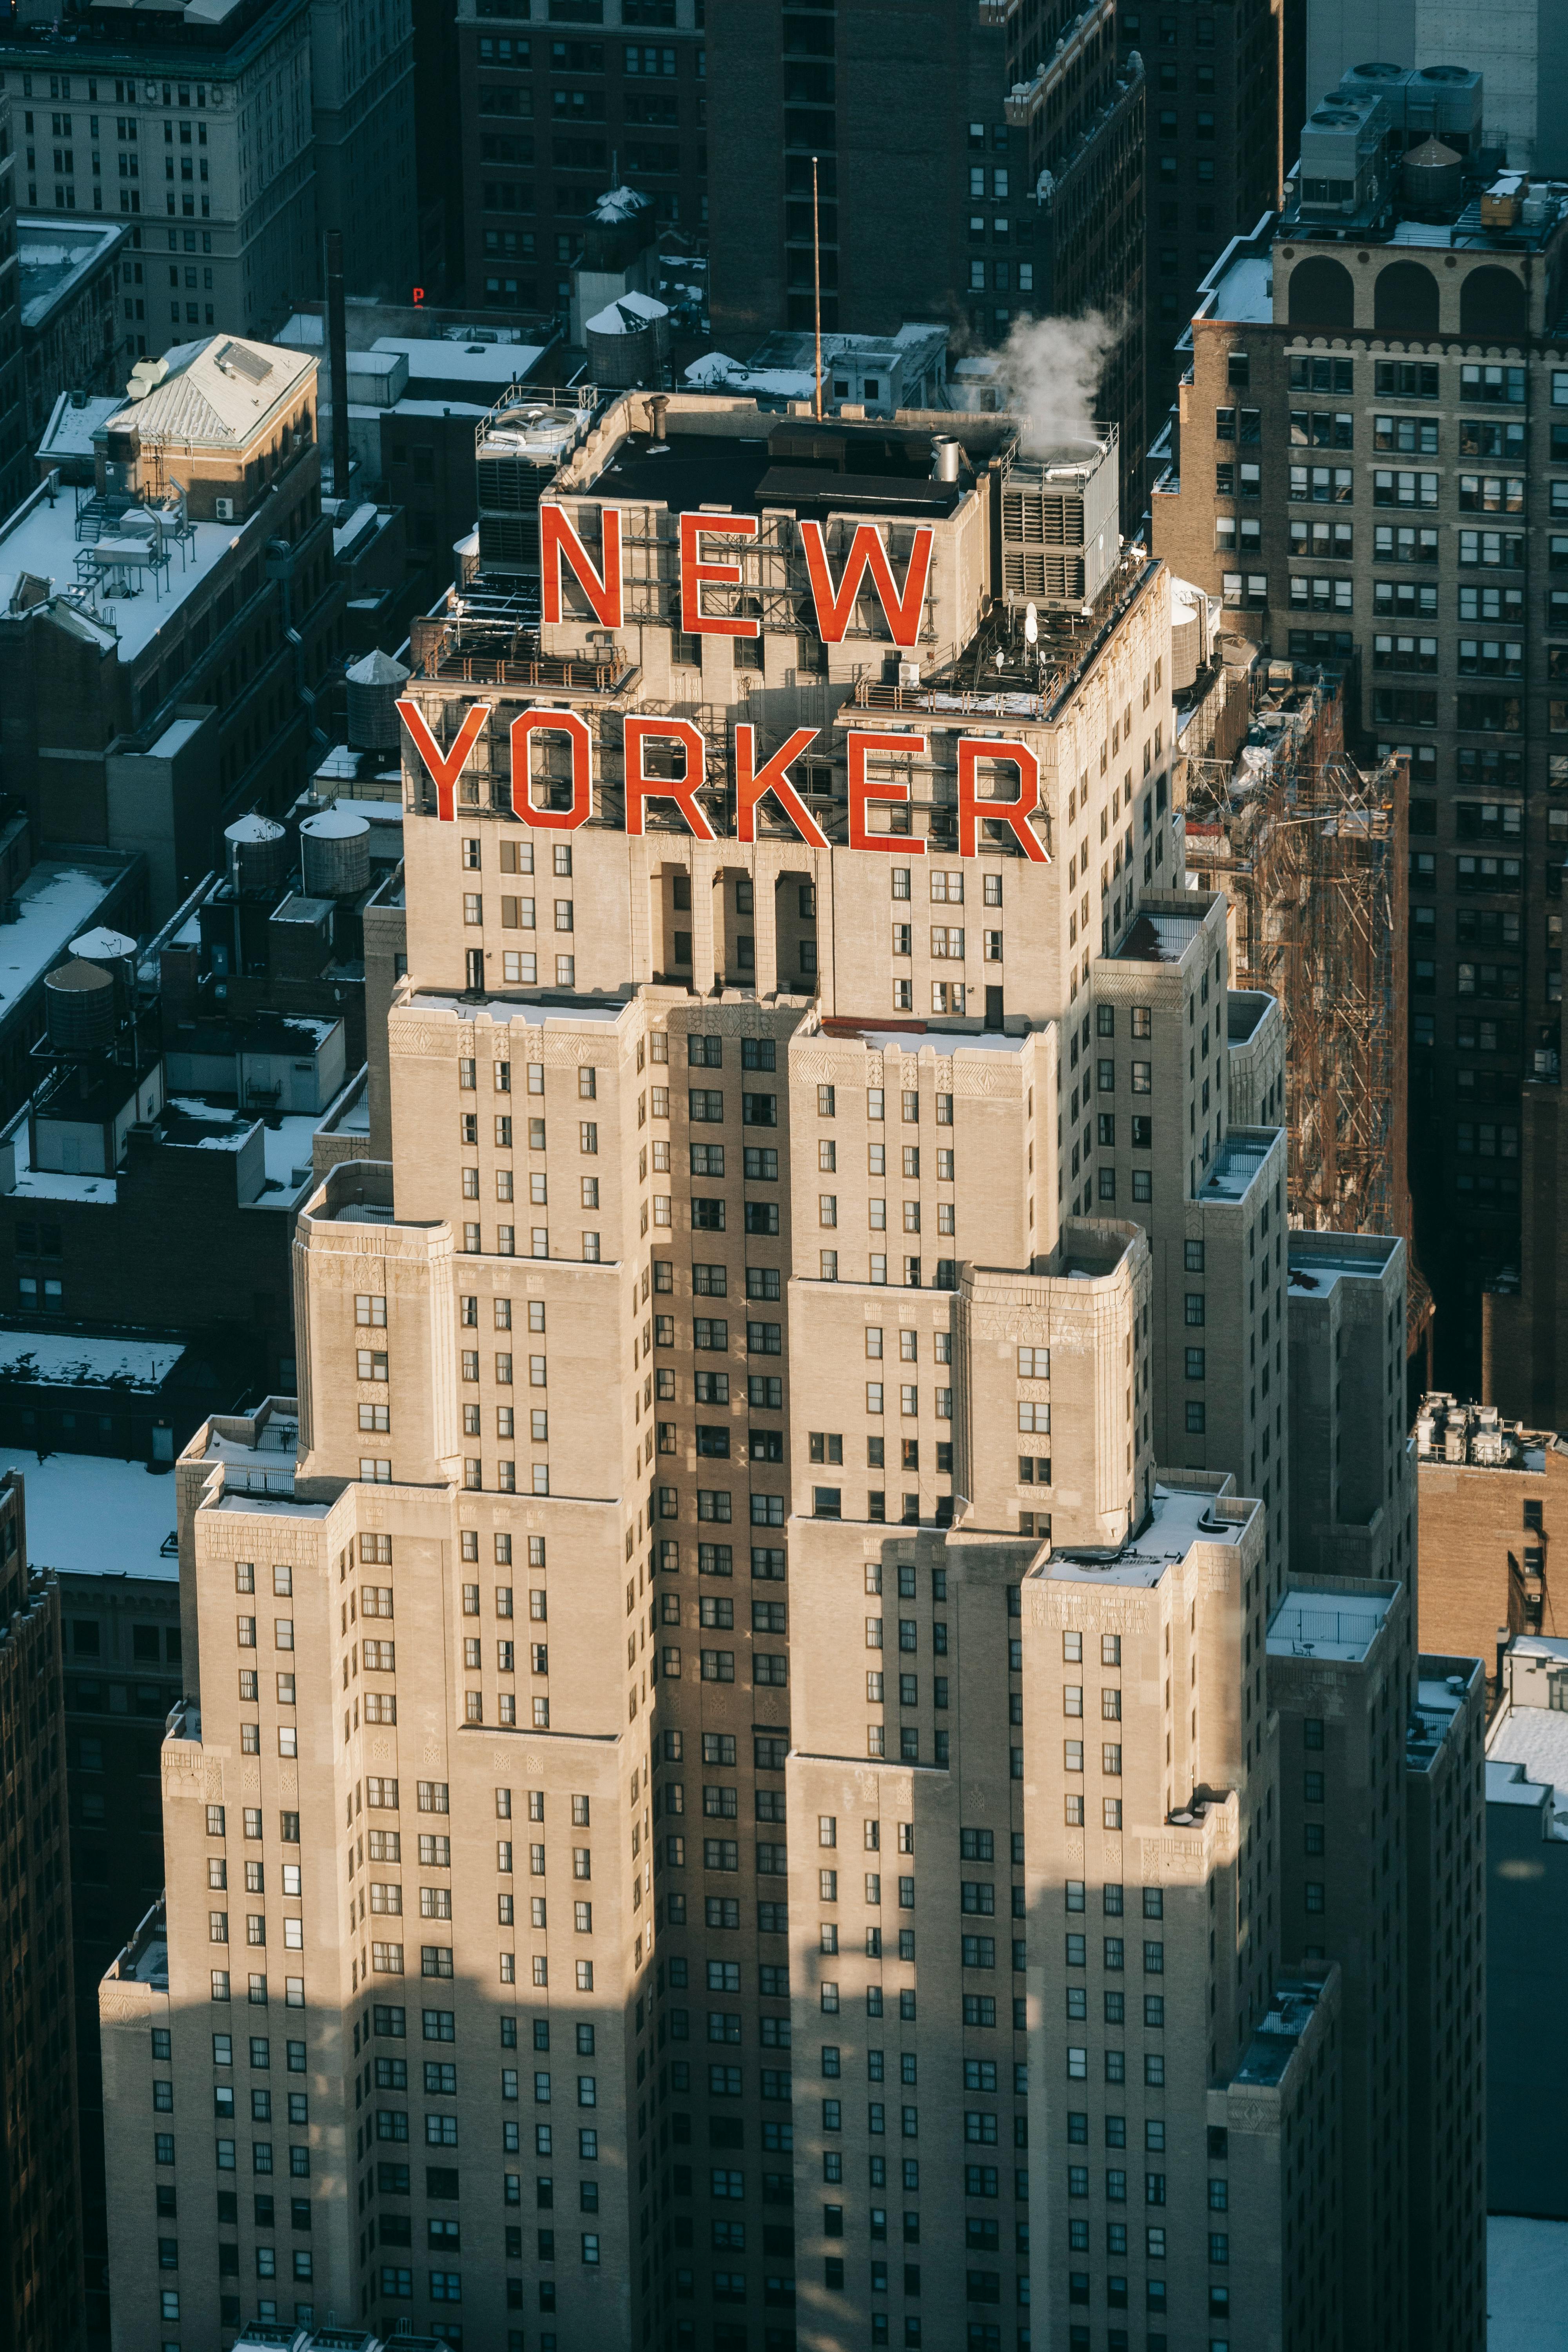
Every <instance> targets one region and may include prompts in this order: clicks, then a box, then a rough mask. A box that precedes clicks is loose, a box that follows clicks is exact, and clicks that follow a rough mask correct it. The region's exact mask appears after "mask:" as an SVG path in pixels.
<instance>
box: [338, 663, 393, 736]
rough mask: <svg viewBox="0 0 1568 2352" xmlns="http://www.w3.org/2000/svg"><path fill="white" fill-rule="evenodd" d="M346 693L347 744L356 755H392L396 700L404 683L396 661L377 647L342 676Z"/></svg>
mask: <svg viewBox="0 0 1568 2352" xmlns="http://www.w3.org/2000/svg"><path fill="white" fill-rule="evenodd" d="M343 681H344V684H345V686H346V687H347V689H348V722H349V743H350V746H351V748H352V749H353V750H354V751H396V749H397V698H398V696H399V695H400V694H401V693H402V691H403V689H404V688H405V686H406V685H407V683H408V672H407V671H406V670H405V668H404V667H403V664H402V663H401V662H400V661H395V660H394V659H393V657H392V656H391V655H390V654H384V653H383V652H381V651H380V649H379V647H378V648H376V649H375V650H374V651H373V652H371V653H368V654H366V656H364V659H363V661H357V662H354V663H353V664H352V665H351V667H349V668H348V669H346V670H345V671H344V673H343Z"/></svg>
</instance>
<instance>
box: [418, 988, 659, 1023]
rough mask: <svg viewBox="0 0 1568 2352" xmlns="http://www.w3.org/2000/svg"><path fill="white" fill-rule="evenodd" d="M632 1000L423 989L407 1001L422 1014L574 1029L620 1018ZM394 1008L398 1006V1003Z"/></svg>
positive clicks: (624, 998)
mask: <svg viewBox="0 0 1568 2352" xmlns="http://www.w3.org/2000/svg"><path fill="white" fill-rule="evenodd" d="M632 1001H633V1000H632V999H631V998H630V997H628V996H616V997H604V996H569V995H566V994H565V993H564V992H561V993H557V994H554V995H551V996H544V997H530V998H527V999H522V998H519V997H515V996H485V997H470V996H459V995H457V994H456V993H454V994H452V995H449V996H448V995H441V994H432V993H431V992H428V991H426V990H423V989H422V990H421V991H420V992H419V993H418V994H417V995H416V996H411V997H410V998H409V999H408V1000H407V1002H408V1003H409V1004H410V1005H412V1006H413V1007H414V1008H415V1010H416V1011H417V1012H420V1013H456V1014H457V1015H458V1019H459V1020H461V1021H471V1020H472V1019H473V1017H474V1015H475V1013H489V1017H490V1019H491V1020H492V1021H497V1022H510V1023H513V1024H518V1025H520V1026H521V1027H522V1028H525V1029H545V1028H550V1027H559V1028H575V1027H576V1026H577V1025H578V1024H579V1023H581V1022H584V1021H602V1022H605V1023H612V1024H613V1023H615V1022H616V1021H618V1020H619V1019H620V1018H621V1016H622V1014H623V1013H625V1012H626V1007H627V1005H628V1004H629V1003H632ZM393 1009H394V1011H395V1010H396V1009H397V1008H396V1007H394V1008H393Z"/></svg>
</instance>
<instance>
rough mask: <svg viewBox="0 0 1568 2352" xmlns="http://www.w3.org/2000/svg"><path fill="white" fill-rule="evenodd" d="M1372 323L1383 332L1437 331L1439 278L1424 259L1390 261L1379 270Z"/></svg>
mask: <svg viewBox="0 0 1568 2352" xmlns="http://www.w3.org/2000/svg"><path fill="white" fill-rule="evenodd" d="M1373 325H1374V326H1375V327H1377V328H1378V330H1379V331H1381V332H1383V333H1384V334H1391V335H1435V334H1436V331H1437V280H1436V278H1434V277H1433V275H1432V272H1431V271H1430V270H1429V269H1428V268H1426V263H1425V262H1421V261H1391V262H1390V263H1389V264H1388V265H1387V267H1386V268H1383V269H1380V270H1379V271H1378V273H1377V284H1376V286H1375V288H1374V289H1373Z"/></svg>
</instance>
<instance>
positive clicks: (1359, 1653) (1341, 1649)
mask: <svg viewBox="0 0 1568 2352" xmlns="http://www.w3.org/2000/svg"><path fill="white" fill-rule="evenodd" d="M1397 1590H1398V1587H1397V1586H1390V1587H1388V1588H1387V1589H1386V1590H1385V1591H1381V1592H1349V1591H1345V1590H1344V1589H1343V1588H1342V1587H1338V1588H1336V1587H1334V1586H1331V1585H1330V1586H1326V1587H1323V1588H1321V1589H1320V1588H1317V1587H1313V1586H1308V1585H1292V1586H1291V1587H1290V1589H1289V1591H1288V1592H1287V1593H1286V1595H1285V1598H1284V1600H1283V1601H1281V1602H1280V1603H1279V1608H1278V1609H1277V1610H1276V1611H1275V1612H1274V1616H1273V1618H1272V1620H1271V1622H1270V1623H1269V1627H1268V1655H1269V1656H1270V1657H1271V1658H1316V1659H1319V1660H1324V1659H1329V1660H1333V1661H1335V1662H1337V1663H1338V1664H1342V1665H1360V1664H1362V1663H1363V1661H1364V1659H1365V1658H1366V1656H1367V1654H1368V1652H1369V1651H1370V1650H1371V1648H1372V1645H1373V1643H1374V1642H1375V1641H1376V1639H1377V1637H1378V1635H1379V1633H1382V1631H1383V1627H1384V1621H1385V1619H1386V1618H1387V1615H1388V1612H1389V1610H1390V1608H1391V1607H1392V1606H1393V1602H1394V1594H1395V1592H1396V1591H1397Z"/></svg>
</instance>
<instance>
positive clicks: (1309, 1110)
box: [1185, 662, 1431, 1345]
mask: <svg viewBox="0 0 1568 2352" xmlns="http://www.w3.org/2000/svg"><path fill="white" fill-rule="evenodd" d="M1237 684H1238V687H1239V685H1240V681H1239V679H1238V681H1237ZM1245 690H1247V692H1248V693H1249V696H1250V698H1251V700H1252V711H1251V719H1250V723H1249V725H1248V726H1247V731H1246V737H1245V740H1243V742H1242V743H1241V746H1240V749H1239V750H1238V751H1237V753H1236V755H1235V757H1234V758H1231V759H1218V758H1213V757H1203V758H1190V759H1188V760H1187V761H1186V762H1185V801H1186V835H1187V865H1188V869H1189V871H1190V872H1191V873H1192V874H1193V875H1194V877H1195V878H1196V879H1197V880H1198V881H1199V883H1200V884H1202V885H1204V886H1206V887H1212V888H1216V889H1223V890H1224V891H1225V893H1226V897H1227V898H1228V899H1229V901H1230V910H1231V911H1230V935H1231V936H1230V948H1231V974H1232V985H1233V986H1234V987H1236V988H1238V989H1248V988H1250V989H1262V990H1266V991H1267V992H1268V993H1269V994H1270V995H1271V996H1273V997H1275V998H1276V999H1277V1001H1278V1002H1279V1006H1280V1010H1281V1012H1282V1013H1283V1014H1284V1018H1285V1027H1286V1040H1287V1061H1286V1081H1285V1124H1286V1128H1287V1130H1288V1133H1289V1205H1290V1214H1291V1222H1292V1223H1296V1224H1300V1225H1305V1226H1310V1227H1332V1228H1334V1229H1336V1230H1338V1231H1340V1232H1342V1233H1382V1234H1401V1235H1402V1236H1403V1238H1404V1240H1405V1244H1406V1247H1407V1249H1409V1248H1410V1246H1411V1244H1412V1241H1413V1234H1412V1228H1411V1211H1410V1187H1409V1180H1408V1175H1407V1171H1406V1161H1405V1139H1406V1123H1407V1085H1408V1050H1407V1022H1406V1005H1405V997H1406V985H1407V983H1406V964H1405V940H1406V937H1407V933H1408V926H1409V917H1408V904H1407V858H1406V846H1407V827H1408V776H1407V772H1406V767H1405V761H1404V760H1403V758H1401V757H1400V756H1399V755H1398V754H1394V755H1393V756H1391V757H1389V758H1388V759H1385V760H1384V761H1383V762H1382V763H1381V765H1379V766H1378V767H1376V768H1375V769H1373V770H1366V771H1363V769H1361V768H1358V767H1357V766H1356V764H1355V762H1354V761H1352V759H1350V758H1349V757H1348V755H1347V754H1346V751H1345V749H1344V730H1343V720H1342V702H1341V697H1340V687H1339V681H1338V680H1337V679H1334V678H1331V677H1324V676H1322V675H1321V673H1317V672H1314V671H1310V670H1307V669H1305V668H1303V667H1300V666H1298V665H1295V664H1292V663H1289V662H1275V663H1268V664H1265V663H1259V664H1258V665H1257V667H1255V668H1254V669H1253V670H1252V672H1251V675H1250V678H1249V679H1248V681H1247V688H1246V689H1245ZM1410 1302H1411V1315H1410V1339H1411V1344H1412V1345H1414V1344H1415V1341H1416V1339H1418V1338H1419V1337H1420V1335H1421V1333H1422V1331H1424V1329H1425V1328H1426V1322H1427V1321H1428V1320H1429V1318H1430V1314H1431V1301H1430V1293H1429V1292H1428V1290H1427V1288H1426V1283H1425V1281H1424V1280H1423V1278H1422V1277H1421V1276H1420V1275H1419V1273H1418V1271H1417V1269H1416V1267H1415V1260H1414V1255H1413V1254H1412V1255H1411V1259H1410Z"/></svg>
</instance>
